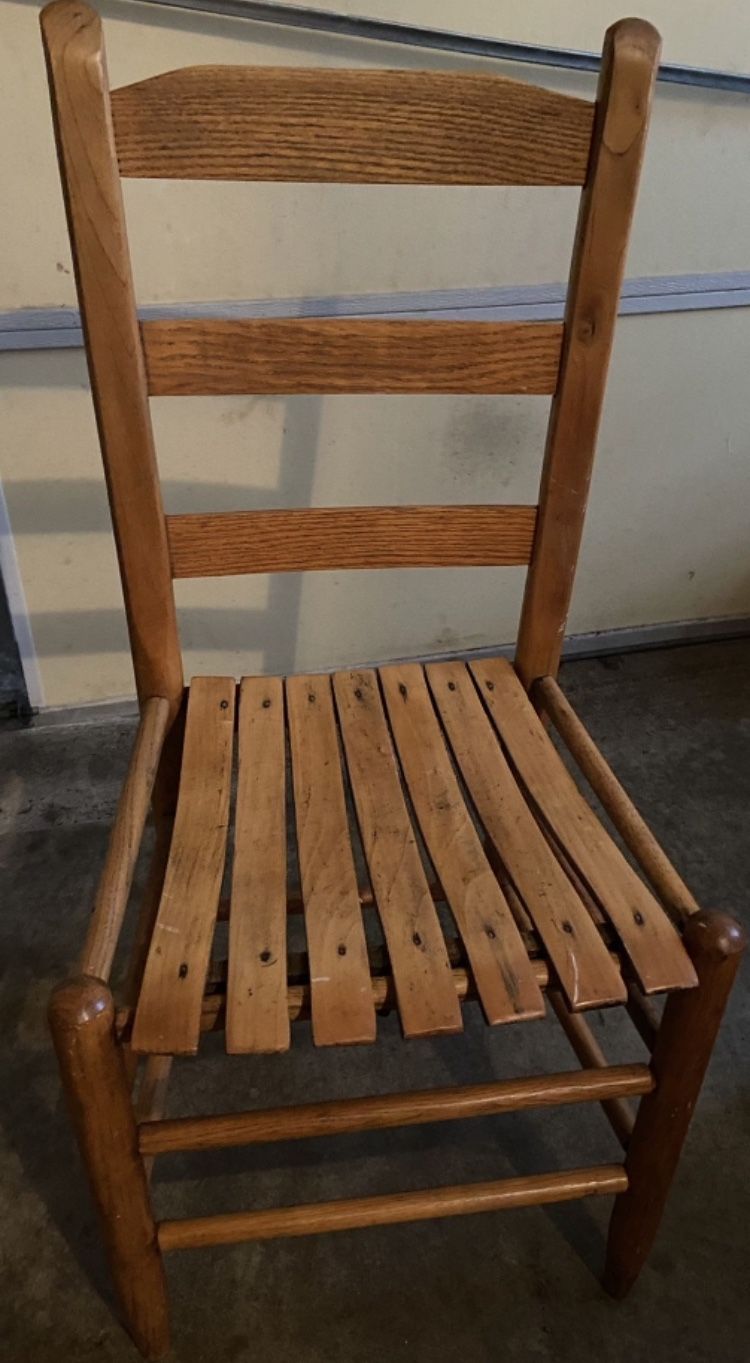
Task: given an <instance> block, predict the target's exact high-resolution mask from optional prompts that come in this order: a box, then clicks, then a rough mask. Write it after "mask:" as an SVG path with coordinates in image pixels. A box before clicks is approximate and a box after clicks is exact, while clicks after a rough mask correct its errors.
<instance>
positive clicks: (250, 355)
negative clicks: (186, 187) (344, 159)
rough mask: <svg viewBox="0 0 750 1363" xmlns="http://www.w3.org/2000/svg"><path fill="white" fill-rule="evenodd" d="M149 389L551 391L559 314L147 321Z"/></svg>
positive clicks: (191, 392) (160, 393)
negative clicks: (547, 317)
mask: <svg viewBox="0 0 750 1363" xmlns="http://www.w3.org/2000/svg"><path fill="white" fill-rule="evenodd" d="M141 334H142V337H143V347H144V351H145V356H146V375H147V379H148V391H149V393H150V394H151V395H152V397H191V396H195V395H203V396H206V395H208V396H215V395H221V394H224V395H226V394H238V393H240V394H241V393H541V394H545V393H546V394H548V393H553V392H554V390H555V383H556V382H557V370H558V365H559V362H560V346H561V341H562V326H561V325H560V323H559V322H441V321H427V322H420V321H408V320H406V319H403V320H402V319H400V318H396V319H393V320H390V319H388V318H386V319H383V320H380V319H370V318H352V319H351V320H350V319H342V318H337V317H325V318H322V319H321V320H317V319H311V318H302V317H282V318H273V319H260V320H257V319H255V318H251V317H245V318H238V319H237V320H235V321H227V320H224V319H216V320H211V319H208V318H201V317H194V318H190V317H188V318H184V319H179V318H177V319H172V320H166V321H161V322H157V321H154V322H143V323H141Z"/></svg>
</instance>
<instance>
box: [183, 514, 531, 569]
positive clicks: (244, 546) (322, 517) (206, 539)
mask: <svg viewBox="0 0 750 1363" xmlns="http://www.w3.org/2000/svg"><path fill="white" fill-rule="evenodd" d="M166 521H167V536H168V540H169V554H170V560H171V564H172V575H173V577H176V578H179V577H224V576H227V575H231V574H233V573H288V572H302V571H304V570H306V569H307V570H315V569H317V570H326V569H335V568H338V569H344V568H447V567H479V568H481V567H493V566H494V567H512V566H518V565H522V564H525V563H528V562H529V558H530V557H531V546H532V542H533V538H534V527H535V525H536V507H535V506H342V507H338V506H336V507H300V508H294V509H292V510H288V511H286V510H284V511H224V512H214V513H209V514H206V515H201V514H189V515H182V516H167V518H166Z"/></svg>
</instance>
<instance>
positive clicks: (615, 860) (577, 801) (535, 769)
mask: <svg viewBox="0 0 750 1363" xmlns="http://www.w3.org/2000/svg"><path fill="white" fill-rule="evenodd" d="M471 671H472V672H473V674H474V677H475V679H476V682H477V685H478V686H479V689H480V691H481V694H482V696H483V698H484V701H485V704H486V706H487V709H488V711H489V713H490V715H491V716H492V719H493V722H494V724H495V727H496V728H497V731H498V733H499V734H500V737H501V739H502V741H503V743H504V745H505V747H506V749H507V751H508V753H509V754H510V758H511V761H512V762H513V765H514V766H515V768H516V770H517V772H518V773H519V776H520V778H521V780H522V781H523V783H524V785H525V787H526V788H527V790H528V792H529V794H530V796H531V798H532V799H533V801H534V803H535V804H536V805H537V807H538V809H539V810H540V812H541V814H542V816H543V818H544V819H545V820H546V822H547V823H548V824H549V826H550V828H551V829H552V831H553V833H554V835H555V837H556V838H558V839H559V841H560V843H561V845H562V847H563V848H564V850H565V854H566V855H567V856H568V857H569V858H570V860H571V862H572V863H573V865H574V866H575V868H576V869H577V870H578V872H579V873H580V875H581V876H582V878H583V880H584V881H585V882H586V884H587V886H588V887H589V889H590V890H591V891H592V893H593V894H594V895H595V897H596V899H597V900H598V902H599V904H600V905H601V907H602V908H603V909H604V911H605V913H606V914H607V915H608V917H609V918H610V920H611V922H612V924H613V926H614V928H615V930H616V932H617V934H618V936H619V937H620V939H621V941H622V944H623V946H624V947H625V950H626V951H627V953H628V956H629V957H630V961H631V964H632V966H633V969H634V971H635V973H636V976H637V978H638V980H639V982H640V985H641V987H642V989H643V991H644V993H646V994H653V993H656V992H658V991H660V990H664V989H684V988H689V987H691V986H692V985H694V984H696V983H697V979H696V974H695V970H694V969H693V966H692V964H691V962H690V958H689V956H688V954H687V952H686V951H685V948H684V947H683V945H682V942H681V941H680V937H679V934H678V932H677V930H676V929H675V927H674V925H673V923H672V922H671V921H670V919H669V918H668V916H667V914H666V913H665V912H664V909H663V908H662V907H661V905H660V904H659V903H657V901H656V899H654V896H653V895H652V894H651V892H650V890H648V889H647V887H646V886H645V885H644V884H643V881H642V880H641V879H640V877H639V876H638V875H636V873H635V871H634V870H633V868H632V866H631V865H630V863H629V862H628V861H626V859H625V857H624V856H623V854H622V852H621V851H620V849H619V847H617V845H616V844H615V843H614V842H613V841H612V838H611V837H610V836H609V834H608V833H607V830H606V829H605V828H604V826H603V824H601V823H600V822H599V819H598V818H597V816H596V814H595V813H594V811H593V809H591V807H590V805H589V804H587V802H586V800H585V799H584V798H583V796H582V795H581V792H580V791H579V789H578V787H577V785H576V783H575V781H574V780H573V779H572V777H571V776H570V774H569V772H568V771H567V769H566V767H565V765H564V763H563V762H562V759H561V758H560V757H559V755H558V753H557V752H556V751H555V748H554V747H553V745H552V744H551V742H550V740H549V738H548V737H547V734H546V733H545V730H544V726H543V725H542V723H541V720H540V719H539V717H538V715H537V714H536V711H535V710H534V708H533V706H532V705H531V702H530V701H529V699H528V697H527V695H526V692H525V691H524V688H523V686H522V685H521V682H520V681H519V679H518V676H517V675H516V673H515V671H514V670H513V668H512V666H511V664H510V663H509V662H508V661H507V660H506V659H505V658H493V659H490V660H487V661H482V662H476V663H472V664H471Z"/></svg>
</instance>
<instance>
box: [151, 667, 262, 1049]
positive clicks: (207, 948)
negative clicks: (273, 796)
mask: <svg viewBox="0 0 750 1363" xmlns="http://www.w3.org/2000/svg"><path fill="white" fill-rule="evenodd" d="M235 689H236V688H235V681H234V678H233V677H195V678H194V679H193V682H192V684H191V686H190V692H189V697H188V706H187V720H186V726H185V745H184V750H183V758H182V773H181V777H180V791H179V797H178V801H177V812H176V815H175V823H174V832H173V835H172V844H171V847H170V851H169V861H168V863H167V869H166V874H165V878H164V889H163V891H162V896H161V901H160V904H159V911H158V914H157V917H156V924H155V926H154V931H153V935H152V938H151V945H150V948H149V953H148V958H147V961H146V969H145V972H144V975H143V983H142V986H141V993H140V998H139V1001H138V1007H137V1010H136V1015H135V1022H134V1025H133V1049H134V1050H135V1051H142V1052H149V1053H156V1054H163V1055H186V1054H192V1053H194V1052H195V1051H197V1049H198V1041H199V1038H200V1024H201V1003H202V1000H203V991H204V988H205V983H206V974H207V971H208V964H209V956H210V952H211V941H212V938H213V932H214V925H215V922H216V913H217V909H218V906H219V895H220V893H221V882H222V876H223V872H224V858H225V855H226V842H227V828H228V822H229V798H230V791H231V780H232V742H233V735H234V703H235Z"/></svg>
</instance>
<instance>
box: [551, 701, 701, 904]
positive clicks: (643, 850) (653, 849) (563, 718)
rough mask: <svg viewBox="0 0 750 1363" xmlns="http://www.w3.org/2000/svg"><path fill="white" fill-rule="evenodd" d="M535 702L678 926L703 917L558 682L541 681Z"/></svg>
mask: <svg viewBox="0 0 750 1363" xmlns="http://www.w3.org/2000/svg"><path fill="white" fill-rule="evenodd" d="M533 699H534V700H535V702H537V703H538V704H539V705H540V706H541V708H542V710H543V711H544V713H545V714H546V715H549V718H550V719H551V720H552V723H553V724H554V726H555V728H556V729H557V732H558V733H559V735H560V737H561V738H562V739H563V742H564V743H565V746H566V748H567V749H568V752H569V753H570V754H571V756H572V757H573V759H574V760H575V762H576V765H577V766H578V768H579V769H580V771H581V772H582V773H583V775H584V776H585V777H586V780H587V781H588V783H589V785H590V786H591V789H592V790H593V792H594V794H595V795H596V796H598V798H599V800H600V801H601V803H602V805H603V807H604V809H605V810H606V812H607V814H608V815H609V817H610V819H611V820H612V822H613V824H614V826H615V828H616V829H617V832H618V833H619V834H620V837H621V838H622V839H623V841H624V843H625V845H626V847H629V848H630V851H631V852H632V853H633V856H634V857H635V859H636V861H637V862H638V865H639V866H640V868H641V870H642V871H643V874H644V875H645V877H646V879H647V880H648V881H649V882H650V884H651V886H652V888H653V889H654V891H655V892H656V894H657V895H658V896H659V898H660V899H661V900H662V902H663V903H664V904H665V905H666V906H667V908H668V909H670V910H671V912H672V913H673V914H674V916H675V918H676V919H677V920H678V921H681V920H683V919H685V918H687V917H688V916H689V915H690V914H691V913H697V912H698V909H699V905H698V902H697V900H696V899H695V896H694V895H693V894H692V893H691V892H690V890H689V889H688V887H687V885H686V884H685V882H684V880H683V879H682V876H680V875H679V874H678V872H677V871H676V870H675V868H674V866H673V865H672V863H671V861H670V860H669V857H668V856H667V854H666V852H665V851H664V849H663V848H662V847H660V846H659V843H658V842H657V841H656V838H655V837H654V835H653V833H652V832H651V829H650V828H649V826H648V824H647V823H646V820H645V819H644V818H643V816H642V814H640V813H639V812H638V810H637V809H636V807H635V805H634V804H633V801H632V800H631V798H630V796H629V795H628V793H627V791H626V790H625V789H624V787H623V786H622V785H621V784H620V782H619V781H618V779H617V777H616V776H615V773H614V772H613V771H612V768H611V767H610V766H609V764H608V762H607V761H606V760H605V758H604V757H603V756H602V754H601V753H600V751H599V749H598V748H597V746H596V744H595V742H594V740H593V738H592V737H591V735H590V734H589V732H588V730H587V729H586V728H585V726H584V725H583V724H582V723H581V720H580V719H579V718H578V715H577V714H576V712H575V710H574V709H573V707H572V705H571V704H570V701H569V700H568V699H567V697H566V696H565V694H564V692H563V691H562V690H561V689H560V687H559V686H558V684H557V682H556V681H555V679H554V677H542V678H540V680H539V681H538V682H535V684H534V690H533Z"/></svg>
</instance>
